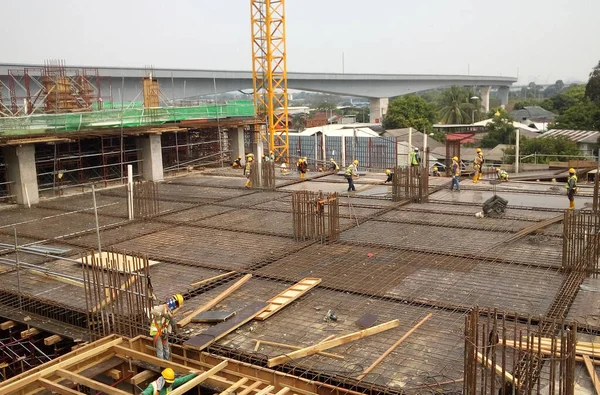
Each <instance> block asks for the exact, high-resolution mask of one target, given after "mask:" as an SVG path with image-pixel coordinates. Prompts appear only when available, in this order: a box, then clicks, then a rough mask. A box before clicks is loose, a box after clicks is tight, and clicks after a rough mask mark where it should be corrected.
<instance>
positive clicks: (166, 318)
mask: <svg viewBox="0 0 600 395" xmlns="http://www.w3.org/2000/svg"><path fill="white" fill-rule="evenodd" d="M181 306H183V296H181V295H180V294H175V295H173V296H172V297H171V298H169V300H168V301H167V303H165V304H161V305H159V306H156V307H155V308H153V309H152V310H151V311H150V318H151V319H152V323H151V324H150V336H152V338H153V341H154V347H155V348H156V357H157V358H160V359H164V360H169V356H170V354H171V353H170V350H169V334H170V333H171V332H173V333H176V332H177V323H176V322H175V319H174V318H173V313H174V312H175V311H176V310H177V309H179V308H180V307H181Z"/></svg>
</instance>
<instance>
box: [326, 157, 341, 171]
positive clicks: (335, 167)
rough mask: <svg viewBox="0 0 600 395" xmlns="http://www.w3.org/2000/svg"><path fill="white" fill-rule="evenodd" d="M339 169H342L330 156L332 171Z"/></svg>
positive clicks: (330, 168)
mask: <svg viewBox="0 0 600 395" xmlns="http://www.w3.org/2000/svg"><path fill="white" fill-rule="evenodd" d="M339 169H340V167H339V166H338V164H337V163H336V162H335V161H334V160H333V158H329V170H331V171H338V170H339Z"/></svg>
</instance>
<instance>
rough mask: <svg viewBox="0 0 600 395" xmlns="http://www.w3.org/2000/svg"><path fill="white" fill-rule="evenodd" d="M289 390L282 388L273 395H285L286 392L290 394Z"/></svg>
mask: <svg viewBox="0 0 600 395" xmlns="http://www.w3.org/2000/svg"><path fill="white" fill-rule="evenodd" d="M290 391H291V390H290V389H289V388H288V387H283V388H282V389H280V390H279V391H277V392H276V393H275V395H285V394H287V393H288V392H290Z"/></svg>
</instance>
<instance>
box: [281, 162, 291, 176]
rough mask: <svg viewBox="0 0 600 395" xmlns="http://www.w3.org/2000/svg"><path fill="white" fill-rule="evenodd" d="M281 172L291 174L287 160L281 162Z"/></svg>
mask: <svg viewBox="0 0 600 395" xmlns="http://www.w3.org/2000/svg"><path fill="white" fill-rule="evenodd" d="M279 172H280V173H281V174H282V175H284V176H285V175H288V174H290V172H289V171H288V168H287V164H286V163H285V161H283V162H281V166H279Z"/></svg>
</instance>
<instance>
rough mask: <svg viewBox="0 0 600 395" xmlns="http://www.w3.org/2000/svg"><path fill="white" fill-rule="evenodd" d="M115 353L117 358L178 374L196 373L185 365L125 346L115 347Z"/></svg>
mask: <svg viewBox="0 0 600 395" xmlns="http://www.w3.org/2000/svg"><path fill="white" fill-rule="evenodd" d="M114 351H115V353H116V354H117V356H120V357H121V358H123V357H128V358H131V359H137V360H139V361H142V362H146V363H149V364H151V365H156V366H160V367H167V368H171V369H173V370H174V371H175V372H176V373H185V374H187V373H192V372H195V371H196V370H194V369H190V368H189V367H187V366H184V365H181V364H178V363H175V362H170V361H165V360H164V359H158V358H156V357H155V356H153V355H148V354H145V353H143V352H141V351H136V350H132V349H131V348H127V347H123V346H115V347H114Z"/></svg>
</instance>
